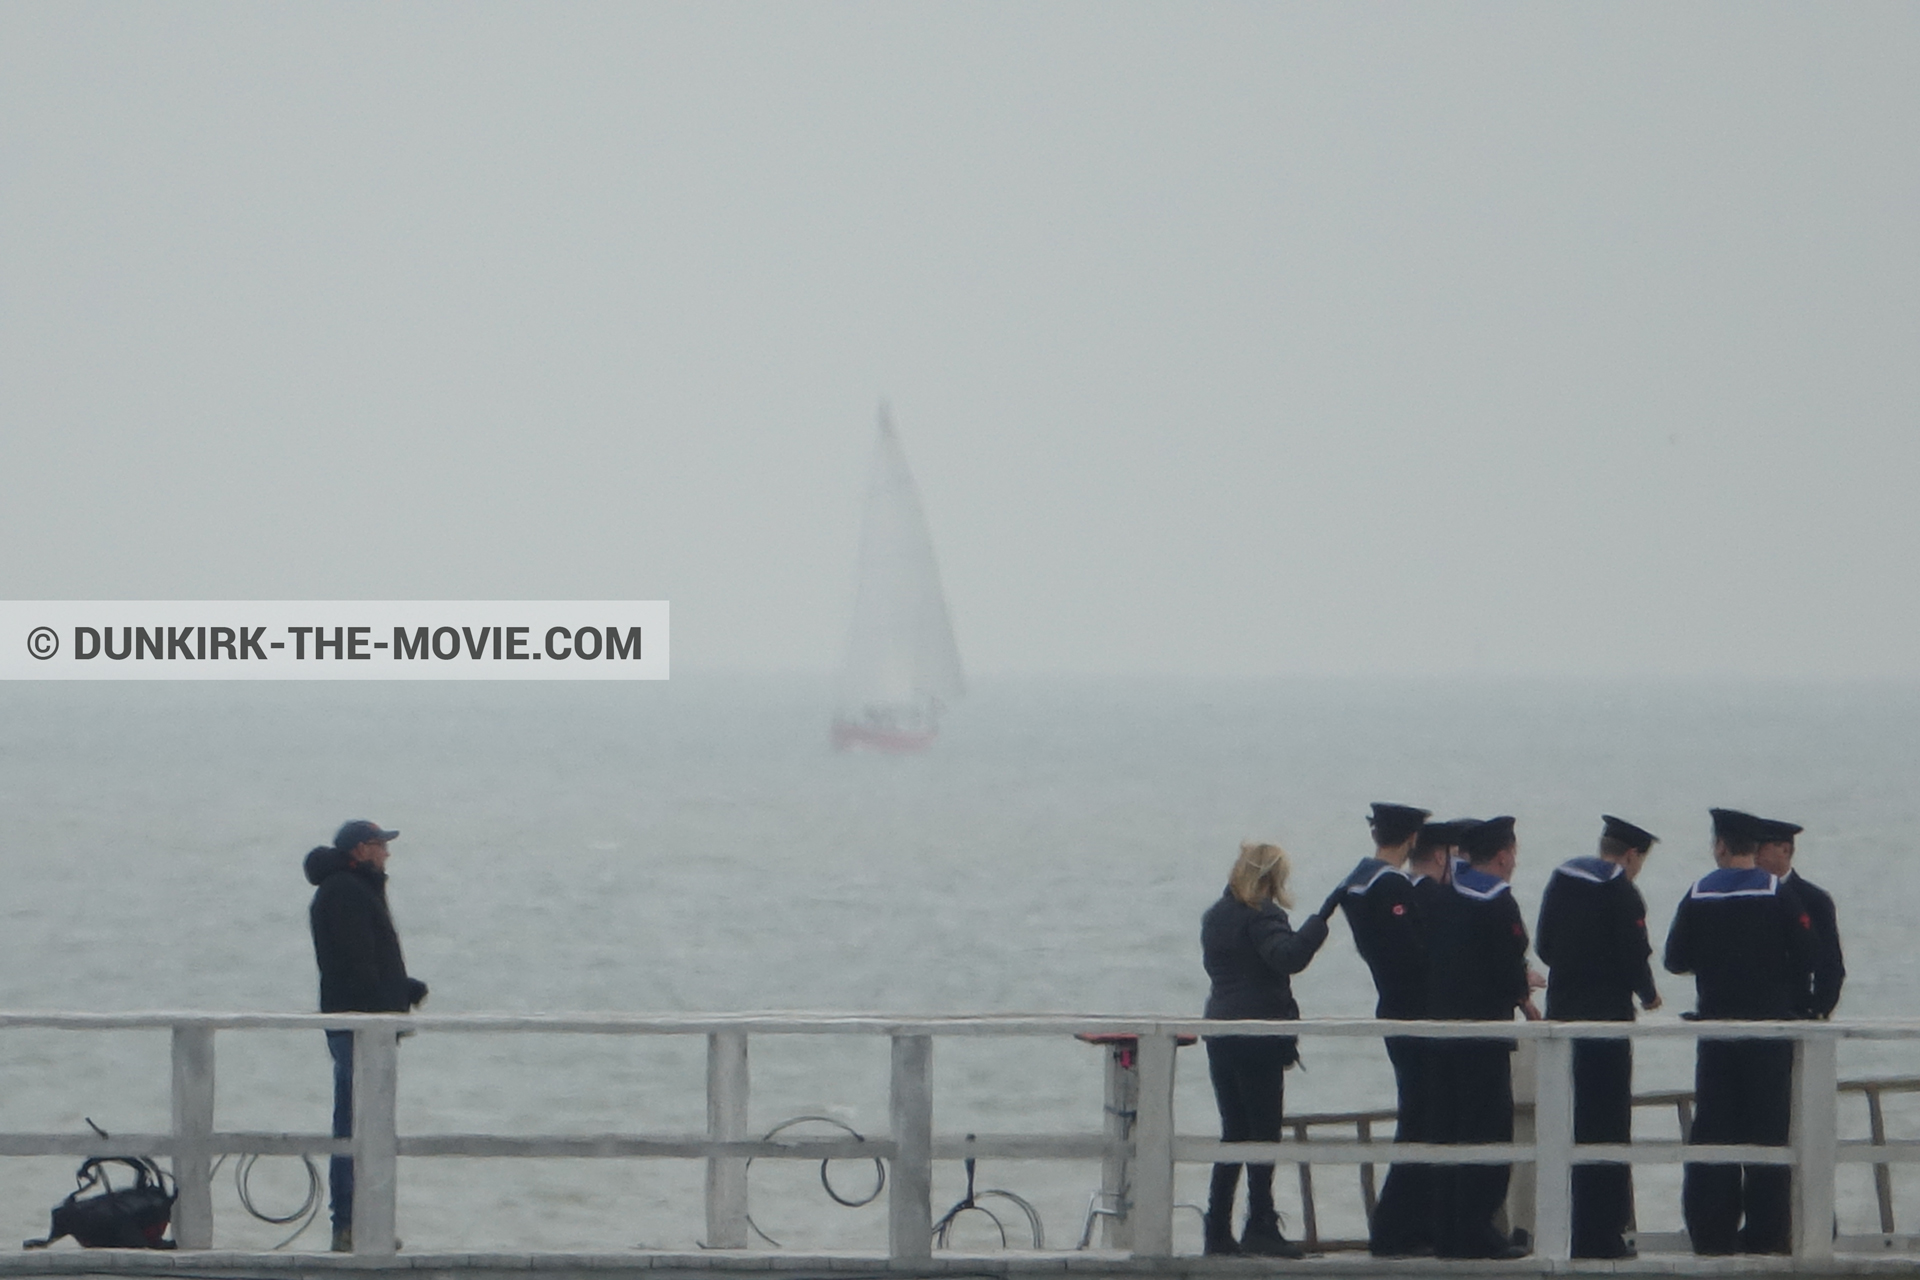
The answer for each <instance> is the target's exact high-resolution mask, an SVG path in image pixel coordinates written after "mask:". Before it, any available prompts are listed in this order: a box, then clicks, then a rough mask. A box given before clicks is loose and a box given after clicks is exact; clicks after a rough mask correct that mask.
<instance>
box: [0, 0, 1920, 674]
mask: <svg viewBox="0 0 1920 1280" xmlns="http://www.w3.org/2000/svg"><path fill="white" fill-rule="evenodd" d="M883 397H885V398H887V399H889V400H890V401H891V402H892V404H893V408H894V412H895V415H896V418H897V420H898V422H899V424H900V428H901V434H902V439H903V440H904V443H905V446H906V450H907V454H908V457H909V459H910V461H911V463H912V465H913V467H914V470H915V472H916V474H917V476H918V478H919V482H920V486H921V489H922V493H923V495H924V497H925V500H926V506H927V509H928V514H929V518H930V520H931V523H932V527H933V534H934V541H935V544H936V546H937V548H938V550H939V554H940V557H941V562H942V568H943V571H944V575H945V578H946V584H947V592H948V596H949V599H950V601H951V605H952V609H953V614H954V618H955V622H956V627H957V630H958V633H959V639H960V647H961V651H962V654H963V655H964V657H965V658H966V660H967V663H968V666H969V668H970V669H971V670H972V671H973V672H975V673H980V674H990V673H1020V672H1033V673H1087V674H1106V673H1139V674H1143V675H1153V674H1168V675H1177V674H1191V675H1201V676H1212V675H1232V676H1241V675H1294V674H1348V675H1382V676H1397V675H1414V676H1420V675H1451V674H1461V675H1502V674H1525V675H1547V676H1587V675H1592V676H1600V677H1608V678H1612V677H1627V678H1636V677H1666V676H1686V675H1697V674H1724V675H1731V676H1758V677H1783V678H1813V679H1828V678H1855V677H1872V678H1888V677H1891V678H1896V679H1900V680H1912V679H1915V678H1920V644H1916V635H1915V632H1916V626H1915V623H1916V619H1917V618H1920V606H1916V601H1915V588H1916V577H1917V576H1920V575H1917V571H1916V549H1917V548H1920V504H1917V503H1916V500H1915V494H1914V486H1915V484H1916V481H1920V432H1916V427H1917V426H1920V422H1917V421H1916V419H1917V418H1920V412H1917V411H1920V5H1914V4H1872V3H1861V4H1847V5H1827V4H1820V5H1813V4H1808V5H1781V4H1764V3H1763V4H1753V3H1740V4H1706V3H1702V4H1688V5H1670V4H1665V3H1661V4H1638V5H1636V4H1609V5H1599V4H1589V5H1551V6H1549V5H1536V4H1524V5H1513V4H1476V5H1441V4H1428V5H1417V6H1415V5H1397V4H1396V5H1368V4H1341V5H1325V4H1315V5H1304V4H1303V5H1279V4H1262V5H1240V4H1193V3H1180V4H1164V5H1160V4H1125V3H1111V2H1107V0H1103V2H1102V3H1098V4H1029V3H1021V4H992V3H966V4H951V5H942V4H913V5H900V4H832V5H799V4H777V5H776V4H765V5H731V4H721V3H701V4H689V5H636V4H618V5H608V4H593V3H575V4H568V5H547V4H520V5H505V4H495V3H460V4H398V5H395V4H386V3H379V4H354V3H332V4H275V5H262V4H251V3H249V4H196V5H187V4H171V5H128V4H84V3H80V4H71V3H62V4H37V3H21V2H19V0H15V2H14V3H10V4H7V5H6V6H4V7H0V548H4V557H3V558H0V596H3V597H8V598H35V597H59V598H68V597H97V598H141V597H184V598H228V597H237V598H249V597H253V598H282V597H295V598H342V597H343V598H520V597H536V598H550V597H618V598H643V599H655V598H664V599H668V600H671V601H672V602H673V608H674V615H673V616H674V641H675V644H674V649H675V653H674V659H675V665H676V669H677V670H681V671H684V672H691V671H697V670H718V669H756V668H758V669H793V670H820V671H825V670H828V669H831V667H832V666H833V665H834V663H835V662H836V660H837V655H838V652H839V648H840V645H841V643H842V639H843V636H844V632H845V627H846V623H847V615H848V610H849V607H850V602H851V596H852V581H851V578H852V567H853V562H854V551H855V545H856V539H857V530H858V515H859V505H860V497H861V492H862V489H863V486H864V478H865V477H864V472H865V467H866V462H867V455H868V450H869V448H870V445H871V439H872V431H873V418H874V412H875V407H876V405H877V403H878V402H879V401H880V399H881V398H883Z"/></svg>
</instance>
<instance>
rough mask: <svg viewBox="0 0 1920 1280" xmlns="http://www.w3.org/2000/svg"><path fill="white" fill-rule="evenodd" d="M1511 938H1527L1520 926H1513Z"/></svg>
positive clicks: (1525, 932) (1524, 930)
mask: <svg viewBox="0 0 1920 1280" xmlns="http://www.w3.org/2000/svg"><path fill="white" fill-rule="evenodd" d="M1513 936H1514V937H1516V938H1524V937H1526V936H1527V931H1526V929H1525V928H1523V927H1522V926H1520V925H1515V926H1513Z"/></svg>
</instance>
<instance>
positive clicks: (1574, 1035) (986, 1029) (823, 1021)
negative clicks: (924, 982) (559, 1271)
mask: <svg viewBox="0 0 1920 1280" xmlns="http://www.w3.org/2000/svg"><path fill="white" fill-rule="evenodd" d="M8 1027H19V1028H33V1027H37V1028H43V1029H49V1030H70V1031H114V1030H120V1031H128V1030H154V1031H165V1030H172V1029H175V1028H204V1029H208V1030H214V1031H245V1030H252V1031H263V1030H282V1031H313V1030H319V1029H333V1030H351V1029H354V1028H358V1027H381V1028H389V1029H392V1030H396V1031H446V1032H497V1033H509V1034H510V1033H530V1034H543V1035H555V1034H563V1035H673V1036H681V1035H703V1034H711V1033H714V1032H722V1031H737V1032H743V1033H747V1034H751V1035H916V1036H967V1035H982V1036H1060V1035H1080V1034H1083V1033H1084V1034H1090V1035H1122V1036H1147V1035H1168V1036H1191V1035H1198V1036H1273V1035H1289V1036H1297V1035H1308V1036H1359V1037H1377V1036H1384V1035H1392V1036H1414V1037H1419V1038H1422V1039H1436V1040H1495V1039H1497V1040H1579V1039H1622V1038H1632V1039H1635V1040H1647V1039H1656V1040H1658V1039H1683V1040H1694V1039H1701V1038H1707V1039H1719V1038H1728V1037H1731V1038H1735V1039H1742V1040H1804V1039H1808V1038H1833V1039H1841V1040H1877V1039H1892V1040H1906V1039H1913V1038H1916V1037H1920V1018H1851V1019H1844V1020H1843V1019H1836V1020H1833V1021H1828V1022H1796V1021H1783V1022H1744V1021H1735V1022H1729V1021H1708V1020H1704V1019H1703V1020H1700V1021H1676V1022H1552V1021H1543V1022H1430V1021H1406V1022H1397V1021H1387V1020H1383V1019H1378V1018H1302V1019H1300V1020H1299V1021H1283V1020H1258V1021H1256V1020H1252V1019H1248V1020H1245V1021H1218V1020H1209V1019H1205V1018H1166V1017H1135V1016H1126V1015H1104V1014H1102V1015H1092V1014H965V1015H958V1014H956V1015H950V1016H944V1017H926V1016H914V1015H899V1016H894V1015H878V1014H835V1013H742V1014H701V1015H697V1016H692V1015H689V1016H681V1015H653V1014H623V1013H596V1014H444V1013H443V1014H413V1013H409V1014H400V1013H326V1014H322V1013H209V1012H202V1011H192V1010H183V1011H180V1012H139V1013H57V1012H18V1011H16V1012H0V1028H8ZM1916 1087H1917V1088H1920V1086H1916Z"/></svg>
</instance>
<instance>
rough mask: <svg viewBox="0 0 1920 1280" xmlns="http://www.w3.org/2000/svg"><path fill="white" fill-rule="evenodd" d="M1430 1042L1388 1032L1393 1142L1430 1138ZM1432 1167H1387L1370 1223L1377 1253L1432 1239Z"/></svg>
mask: <svg viewBox="0 0 1920 1280" xmlns="http://www.w3.org/2000/svg"><path fill="white" fill-rule="evenodd" d="M1432 1048H1433V1043H1432V1042H1431V1041H1426V1040H1417V1039H1415V1038H1414V1037H1412V1036H1388V1037H1387V1060H1388V1061H1389V1062H1391V1063H1393V1090H1394V1100H1395V1105H1396V1106H1398V1108H1399V1112H1400V1115H1399V1119H1398V1121H1396V1122H1395V1124H1394V1129H1393V1140H1394V1141H1395V1142H1434V1141H1436V1140H1437V1138H1438V1134H1437V1126H1436V1123H1435V1116H1434V1106H1435V1101H1436V1100H1435V1098H1434V1096H1433V1079H1432V1076H1433V1071H1432V1068H1431V1067H1430V1065H1429V1061H1428V1059H1429V1056H1430V1054H1431V1051H1432ZM1434 1168H1435V1166H1433V1165H1430V1164H1396V1165H1393V1166H1392V1167H1390V1168H1389V1169H1388V1170H1387V1180H1386V1181H1385V1182H1384V1183H1382V1184H1381V1187H1380V1200H1379V1203H1378V1204H1376V1205H1375V1206H1374V1210H1373V1221H1372V1222H1371V1223H1370V1224H1368V1230H1367V1245H1368V1247H1369V1248H1370V1249H1372V1250H1373V1251H1374V1252H1375V1253H1406V1252H1409V1251H1411V1250H1414V1249H1419V1248H1424V1247H1426V1246H1430V1245H1432V1244H1433V1243H1434V1239H1433V1208H1434V1203H1433V1202H1434V1181H1433V1171H1434Z"/></svg>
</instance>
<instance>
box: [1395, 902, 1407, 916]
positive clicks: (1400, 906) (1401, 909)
mask: <svg viewBox="0 0 1920 1280" xmlns="http://www.w3.org/2000/svg"><path fill="white" fill-rule="evenodd" d="M1393 914H1395V915H1397V916H1403V915H1405V914H1407V904H1406V903H1404V902H1396V903H1394V904H1393Z"/></svg>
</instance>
